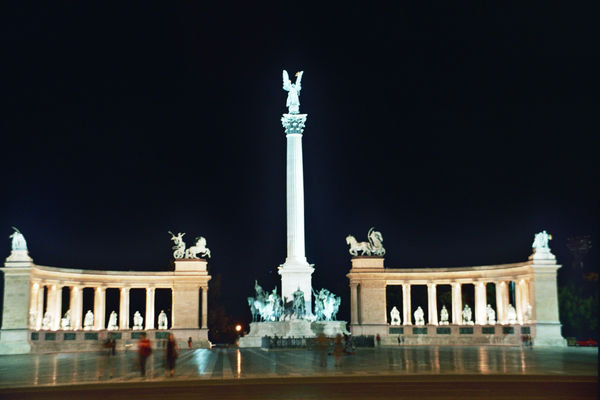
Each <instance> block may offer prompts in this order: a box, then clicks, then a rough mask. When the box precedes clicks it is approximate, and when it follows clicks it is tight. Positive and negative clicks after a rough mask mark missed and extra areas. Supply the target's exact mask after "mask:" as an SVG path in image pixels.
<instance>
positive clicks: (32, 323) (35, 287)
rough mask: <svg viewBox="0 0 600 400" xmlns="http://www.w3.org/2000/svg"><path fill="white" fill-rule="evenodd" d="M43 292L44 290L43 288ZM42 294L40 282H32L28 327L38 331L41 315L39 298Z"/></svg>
mask: <svg viewBox="0 0 600 400" xmlns="http://www.w3.org/2000/svg"><path fill="white" fill-rule="evenodd" d="M42 291H43V288H42ZM39 292H40V284H39V282H31V285H30V291H29V315H28V319H27V325H28V327H29V329H38V328H37V321H38V315H40V313H41V310H40V309H39V302H38V297H39Z"/></svg>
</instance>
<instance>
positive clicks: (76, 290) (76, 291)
mask: <svg viewBox="0 0 600 400" xmlns="http://www.w3.org/2000/svg"><path fill="white" fill-rule="evenodd" d="M69 297H70V299H69V300H70V301H69V303H70V304H69V309H70V310H71V329H74V330H79V329H81V322H82V315H83V289H82V288H81V287H80V286H76V285H73V286H71V296H69Z"/></svg>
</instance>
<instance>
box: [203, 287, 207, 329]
mask: <svg viewBox="0 0 600 400" xmlns="http://www.w3.org/2000/svg"><path fill="white" fill-rule="evenodd" d="M207 328H208V286H203V287H202V329H207Z"/></svg>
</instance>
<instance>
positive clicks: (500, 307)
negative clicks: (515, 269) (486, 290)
mask: <svg viewBox="0 0 600 400" xmlns="http://www.w3.org/2000/svg"><path fill="white" fill-rule="evenodd" d="M495 285H496V321H497V323H499V324H502V323H504V310H505V308H504V303H503V300H502V290H504V289H503V287H504V282H495Z"/></svg>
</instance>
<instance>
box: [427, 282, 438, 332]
mask: <svg viewBox="0 0 600 400" xmlns="http://www.w3.org/2000/svg"><path fill="white" fill-rule="evenodd" d="M427 299H428V302H427V311H428V312H427V314H429V315H428V317H429V318H428V320H429V325H437V324H438V318H437V314H438V313H437V288H436V285H435V283H428V284H427Z"/></svg>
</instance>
